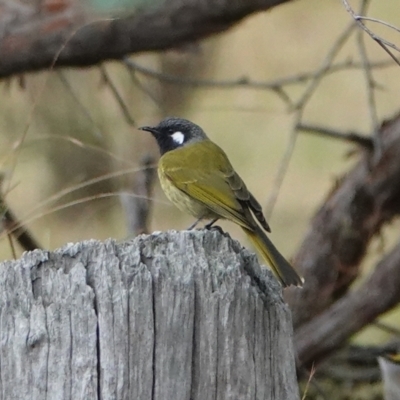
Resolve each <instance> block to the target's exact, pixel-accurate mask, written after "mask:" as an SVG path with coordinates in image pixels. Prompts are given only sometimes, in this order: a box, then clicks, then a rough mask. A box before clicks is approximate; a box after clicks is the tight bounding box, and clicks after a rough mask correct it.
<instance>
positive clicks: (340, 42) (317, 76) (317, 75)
mask: <svg viewBox="0 0 400 400" xmlns="http://www.w3.org/2000/svg"><path fill="white" fill-rule="evenodd" d="M354 28H355V24H354V23H353V22H352V23H351V24H349V25H348V26H347V27H346V28H345V29H344V31H343V32H342V34H341V35H340V36H339V37H338V38H337V39H336V41H335V42H334V44H333V46H332V47H331V48H330V49H329V51H328V53H327V55H326V56H325V59H324V60H323V62H322V65H321V66H320V67H319V68H318V69H317V70H316V71H315V72H314V75H313V77H312V79H311V82H310V83H309V84H308V86H307V87H306V89H305V90H304V92H303V95H302V96H301V98H300V99H299V100H298V101H297V103H296V104H295V106H294V108H295V109H297V110H299V109H301V108H302V107H304V105H305V104H306V103H307V101H308V100H309V99H310V98H311V96H312V95H313V93H314V92H315V90H316V88H317V87H318V85H319V83H320V82H321V80H322V78H323V77H324V76H325V75H326V73H327V71H329V70H330V69H331V68H332V62H333V60H334V58H335V57H336V55H337V54H338V53H339V51H340V50H341V49H342V47H343V46H344V44H345V43H346V41H347V40H348V39H349V37H350V35H351V33H352V31H353V30H354Z"/></svg>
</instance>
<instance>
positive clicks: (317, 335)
mask: <svg viewBox="0 0 400 400" xmlns="http://www.w3.org/2000/svg"><path fill="white" fill-rule="evenodd" d="M399 265H400V243H398V244H397V245H396V246H395V248H394V249H393V250H392V251H391V252H390V253H389V254H388V255H387V256H386V257H385V258H384V259H383V260H382V261H381V262H380V263H378V265H377V266H376V268H375V270H374V272H373V274H372V275H371V276H370V278H369V279H368V281H367V282H366V283H365V284H364V285H363V286H362V287H361V288H360V289H358V290H356V291H354V292H350V293H348V294H347V295H346V296H344V297H343V298H341V299H340V300H338V301H337V302H336V303H335V304H334V305H333V306H332V307H330V308H329V309H328V310H327V311H326V312H324V313H323V314H321V315H320V316H318V317H316V318H314V319H313V320H312V321H311V322H309V323H307V324H306V325H304V326H302V327H301V328H300V329H298V330H297V332H296V334H295V344H296V349H297V357H298V361H299V364H300V365H307V366H309V365H311V363H313V362H315V361H318V360H319V359H321V358H322V357H323V356H325V355H327V354H329V353H331V352H332V351H333V350H336V349H337V348H339V347H340V346H341V345H343V343H344V342H345V341H346V340H347V339H348V338H349V337H350V336H351V335H353V334H354V333H356V332H358V331H359V330H360V329H361V328H363V327H364V326H366V325H368V324H369V323H371V322H372V321H374V320H375V318H377V317H378V316H379V315H381V314H382V313H384V312H386V311H388V310H390V309H391V308H392V307H394V306H395V305H396V304H398V303H399V302H400V290H399V287H400V270H399Z"/></svg>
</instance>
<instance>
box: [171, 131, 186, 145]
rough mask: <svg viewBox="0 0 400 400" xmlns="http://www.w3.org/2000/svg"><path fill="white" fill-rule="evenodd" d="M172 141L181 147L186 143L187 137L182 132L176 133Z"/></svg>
mask: <svg viewBox="0 0 400 400" xmlns="http://www.w3.org/2000/svg"><path fill="white" fill-rule="evenodd" d="M171 137H172V140H173V141H174V142H175V143H176V144H178V145H181V144H182V143H183V142H184V141H185V135H184V134H183V133H182V132H179V131H178V132H175V133H173V134H172V135H171Z"/></svg>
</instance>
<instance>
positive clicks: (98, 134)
mask: <svg viewBox="0 0 400 400" xmlns="http://www.w3.org/2000/svg"><path fill="white" fill-rule="evenodd" d="M57 76H58V77H59V79H60V81H61V82H62V84H63V85H64V86H65V87H66V89H67V90H68V92H69V94H70V95H71V96H72V98H73V99H74V101H75V102H76V103H77V105H78V106H79V107H80V109H81V110H82V112H83V114H84V115H85V117H86V118H87V119H88V120H89V121H90V123H91V124H92V125H93V126H94V128H95V129H94V134H95V135H96V137H97V138H98V139H102V138H104V135H103V133H102V132H101V129H100V128H99V126H98V125H97V123H96V121H95V120H94V119H93V117H92V115H91V114H90V112H89V110H88V109H87V107H85V106H84V105H83V103H82V102H81V101H80V99H79V96H78V95H77V94H76V93H75V92H74V90H73V89H72V87H71V84H70V83H69V81H68V79H67V77H66V76H65V74H64V72H63V71H61V70H57Z"/></svg>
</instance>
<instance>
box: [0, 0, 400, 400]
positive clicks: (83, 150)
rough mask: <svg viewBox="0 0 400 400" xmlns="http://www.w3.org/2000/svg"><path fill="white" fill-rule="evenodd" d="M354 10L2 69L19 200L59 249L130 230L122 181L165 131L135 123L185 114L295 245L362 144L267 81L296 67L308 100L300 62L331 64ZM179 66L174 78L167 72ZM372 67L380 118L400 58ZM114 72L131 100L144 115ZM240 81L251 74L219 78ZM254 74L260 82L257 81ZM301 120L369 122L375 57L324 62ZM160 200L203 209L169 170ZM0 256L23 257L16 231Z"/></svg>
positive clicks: (24, 216) (156, 209)
mask: <svg viewBox="0 0 400 400" xmlns="http://www.w3.org/2000/svg"><path fill="white" fill-rule="evenodd" d="M354 3H356V2H354ZM354 6H357V4H354ZM90 7H91V8H90ZM126 9H129V2H127V1H123V2H120V3H118V2H116V1H114V2H110V3H109V4H107V3H105V2H100V1H97V2H96V1H93V2H92V3H91V4H90V6H88V10H89V11H90V12H93V14H96V15H104V14H107V15H116V14H121V13H122V14H123V13H124V12H125V10H126ZM369 15H370V16H373V17H374V18H378V19H381V20H384V21H387V22H389V23H391V24H393V25H396V26H400V14H399V13H398V2H397V1H396V0H386V1H384V2H382V1H372V2H371V5H370V8H369ZM350 22H351V18H350V16H349V14H348V13H347V12H346V10H345V9H344V7H343V4H342V3H341V2H340V1H334V0H326V1H323V2H322V1H319V0H302V1H295V2H289V3H288V4H286V5H282V6H279V7H276V8H274V9H273V10H272V11H271V12H266V13H259V14H257V15H254V16H251V17H249V18H247V19H246V20H245V21H243V22H242V23H240V24H239V25H237V26H234V27H233V28H232V29H230V30H229V31H227V32H226V33H224V34H221V35H217V36H213V37H210V38H209V39H206V40H203V41H201V42H196V43H189V44H187V45H186V46H183V47H180V48H176V49H174V50H170V51H167V52H162V53H149V54H142V55H137V56H132V57H131V58H130V60H131V61H132V62H133V63H134V65H135V66H138V68H133V69H128V68H127V66H126V65H124V64H122V63H120V62H109V63H104V64H102V66H101V67H93V68H88V69H62V70H56V71H53V72H41V73H34V74H29V75H24V76H21V77H18V78H12V79H9V80H3V81H1V82H0V93H1V102H0V163H1V171H2V172H3V174H4V176H5V181H4V182H3V193H4V194H5V200H6V202H7V204H8V205H9V206H10V207H11V209H12V210H13V212H14V213H15V214H16V215H17V216H18V218H19V219H20V220H21V221H23V222H24V224H25V225H26V226H27V227H28V228H29V230H30V231H31V233H32V234H33V235H34V236H35V238H36V239H37V240H38V241H39V242H40V243H41V245H42V246H43V247H45V248H46V249H49V250H52V249H55V248H57V247H59V246H62V245H63V244H65V243H67V242H75V241H79V240H84V239H91V238H95V239H100V240H103V239H106V238H110V237H111V238H116V239H119V240H123V239H125V238H127V237H128V236H129V234H128V231H127V223H126V220H127V217H126V214H125V212H124V209H123V207H122V205H121V193H123V192H128V193H131V195H133V194H132V191H133V189H132V188H133V182H134V179H135V174H136V173H137V170H138V168H140V162H141V160H142V159H143V157H146V156H148V155H151V156H154V157H155V160H157V157H158V149H157V147H156V144H155V142H154V141H153V139H152V138H151V137H150V136H147V135H146V133H144V132H141V131H138V130H137V127H138V126H142V125H152V124H157V123H158V121H159V120H160V119H162V118H163V117H165V116H168V115H175V116H179V117H183V118H187V119H190V120H192V121H194V122H195V123H197V124H199V125H200V126H202V127H203V128H204V130H205V131H206V132H207V133H208V135H209V137H210V138H211V139H212V140H214V141H215V142H217V143H218V144H219V145H220V146H221V147H222V148H223V149H224V150H225V151H226V153H227V154H228V156H229V158H230V160H231V162H232V164H233V165H234V166H235V168H236V170H237V171H238V172H239V173H240V175H241V176H242V178H243V180H244V181H245V182H246V183H247V186H248V187H249V188H250V189H251V191H252V192H253V194H254V195H255V197H256V198H257V199H258V200H259V202H260V203H261V204H262V205H263V206H264V207H265V210H266V212H267V214H268V215H269V223H270V226H271V228H272V235H271V238H272V239H273V241H274V242H275V244H276V245H277V247H278V248H280V249H281V251H282V253H283V254H285V255H286V256H287V257H289V258H290V255H291V254H293V253H294V252H295V250H296V249H297V248H298V246H299V244H300V243H301V240H302V237H303V236H304V234H305V232H306V231H307V229H308V223H309V220H310V218H311V217H312V215H313V214H314V213H315V211H316V210H317V208H318V207H319V206H320V205H321V204H322V203H323V201H324V199H325V198H326V197H327V196H328V194H329V191H330V190H331V188H332V187H334V185H335V182H337V180H339V179H340V177H341V176H343V174H345V173H346V171H348V170H349V169H350V167H351V166H352V165H353V164H354V163H355V162H356V161H357V157H354V151H355V147H354V146H352V145H351V144H349V143H347V142H345V141H339V140H335V139H331V138H327V137H323V136H316V135H311V134H309V133H306V132H297V133H293V125H294V123H295V121H294V120H295V113H294V112H293V110H291V109H290V106H289V105H288V103H287V102H286V101H285V100H284V98H282V96H280V95H278V94H277V92H276V91H275V92H274V91H272V90H267V89H265V88H264V87H263V86H262V85H261V83H269V82H275V81H277V80H281V79H286V78H290V79H291V82H292V83H291V84H290V85H285V86H284V89H285V91H286V94H287V95H288V96H289V97H290V98H291V99H292V102H293V103H296V101H298V100H299V99H301V97H302V96H303V94H304V90H305V88H306V87H307V82H304V81H302V80H301V79H300V75H301V74H303V73H311V74H312V73H314V74H315V71H316V70H318V68H320V67H321V66H323V65H324V62H325V61H326V58H327V56H328V54H329V52H330V49H331V48H332V45H333V44H334V43H335V41H337V40H338V37H339V36H340V35H341V33H342V32H343V31H344V30H345V28H346V26H348V25H349V24H350ZM374 31H375V32H377V33H379V34H382V35H383V36H384V37H385V38H386V39H387V40H391V41H393V42H396V40H397V42H400V40H399V35H398V34H397V36H396V33H395V32H394V31H393V30H391V29H388V28H387V27H384V26H381V25H378V24H377V25H376V26H375V25H374ZM366 44H367V51H368V54H369V56H370V59H371V60H375V61H382V60H386V61H387V60H388V57H387V55H386V54H385V53H384V52H383V51H382V49H381V48H380V47H379V46H378V45H377V44H376V43H374V42H373V41H372V40H366ZM349 61H359V58H358V53H357V50H356V35H353V37H351V38H350V39H349V40H348V41H347V42H346V44H345V45H344V46H343V48H341V50H340V52H339V54H338V55H337V57H336V58H335V64H341V63H346V62H349ZM157 74H159V75H157ZM171 76H173V77H175V78H174V79H175V81H174V83H171V81H172V80H173V79H168V78H170V77H171ZM374 78H375V80H376V85H377V87H378V88H379V90H378V91H377V92H376V95H377V110H378V113H379V118H380V120H382V119H384V118H386V117H390V116H392V115H393V114H394V113H395V112H396V111H397V110H398V109H399V99H398V93H399V92H400V79H399V68H398V67H396V66H395V65H394V64H392V66H391V67H387V68H379V69H376V70H375V71H374ZM108 80H110V81H111V82H112V85H113V87H115V90H116V91H117V92H118V94H119V96H120V97H121V101H122V102H123V103H124V104H125V106H126V107H127V109H128V110H127V112H129V114H130V116H131V118H132V120H133V122H132V123H129V121H127V118H126V115H124V112H123V110H122V108H121V104H119V102H118V99H117V97H116V95H115V93H114V92H113V90H112V88H111V86H110V84H109V82H108ZM239 81H241V82H242V84H231V85H219V84H218V82H220V83H221V82H222V83H224V82H225V83H226V82H231V83H232V82H237V83H238V82H239ZM296 81H297V82H296ZM249 82H252V83H260V84H259V85H253V86H252V87H250V86H251V85H250V86H249V85H248V83H249ZM302 122H303V123H304V124H306V123H307V124H313V125H319V126H325V127H329V128H332V129H335V130H338V131H356V132H360V133H363V134H365V135H370V133H371V121H370V117H369V110H368V103H367V92H366V84H365V75H364V72H363V70H362V69H359V68H343V69H341V70H340V71H336V72H333V73H330V74H327V75H326V76H324V77H323V79H322V80H321V82H320V84H319V86H318V88H317V89H316V91H315V92H314V93H313V95H312V97H311V98H310V99H309V100H308V101H307V103H306V105H305V107H304V110H303V112H302ZM288 146H292V147H293V153H292V155H291V159H290V162H289V163H288V168H287V171H286V173H285V174H284V179H283V181H282V185H281V187H280V190H279V193H278V197H277V201H276V203H275V205H274V207H272V204H273V198H272V197H271V196H274V193H276V192H277V186H276V182H277V176H278V174H279V173H280V172H279V171H280V168H281V165H282V159H283V158H284V157H285V154H286V155H288ZM289 150H290V147H289ZM152 200H153V203H152V210H151V223H150V229H151V231H153V230H167V229H177V230H179V229H185V228H186V227H188V226H189V225H190V224H191V223H192V222H193V220H192V218H190V217H189V216H187V215H184V214H182V213H181V212H180V211H179V210H177V209H176V208H174V206H172V205H171V204H170V203H169V202H168V201H167V199H166V198H165V196H164V194H163V193H162V191H161V190H160V188H159V185H158V181H157V182H156V184H155V188H154V192H153V193H152ZM220 225H221V226H222V227H223V229H224V230H226V231H228V232H229V233H230V234H231V236H232V237H234V238H236V239H238V240H240V241H241V242H242V243H243V244H247V243H245V241H244V238H243V237H242V235H241V231H240V229H237V228H236V227H235V226H233V225H232V224H229V223H221V224H220ZM398 229H399V223H398V222H395V223H393V224H392V225H391V226H390V227H389V228H385V230H384V231H383V232H382V234H381V237H380V239H379V240H376V241H375V243H374V245H373V246H371V250H370V254H369V257H368V260H367V264H369V265H374V262H375V261H376V260H377V259H378V258H379V254H381V253H382V251H383V250H385V251H386V250H387V249H388V248H390V246H391V243H393V241H394V240H395V239H396V238H397V237H398ZM19 254H20V253H19ZM19 254H17V256H19ZM0 257H1V259H2V260H6V259H10V258H12V257H13V254H12V251H11V249H10V245H9V242H8V240H7V237H6V236H5V235H3V236H2V240H1V242H0ZM367 271H368V268H365V272H367ZM383 321H386V322H390V323H391V324H393V325H397V326H398V325H399V313H398V312H396V311H395V312H392V313H390V314H389V315H387V316H385V317H384V318H383ZM388 338H389V334H388V333H385V332H383V331H382V330H379V329H377V328H368V329H367V330H365V331H363V332H362V333H361V334H359V335H357V337H356V338H354V340H355V341H356V342H357V343H364V344H375V343H381V342H383V341H385V340H388ZM349 398H356V397H349ZM360 398H361V397H360ZM377 398H379V397H377Z"/></svg>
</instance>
